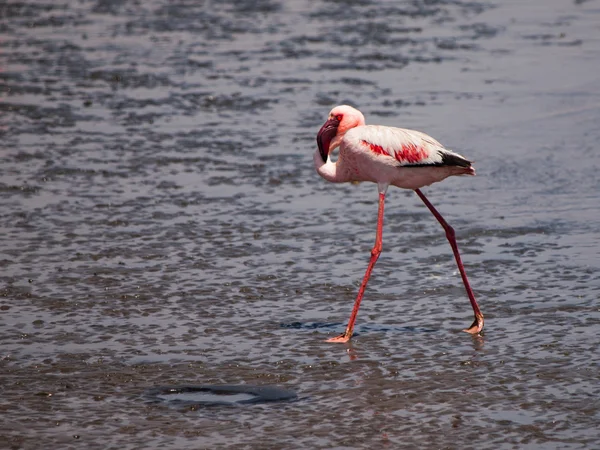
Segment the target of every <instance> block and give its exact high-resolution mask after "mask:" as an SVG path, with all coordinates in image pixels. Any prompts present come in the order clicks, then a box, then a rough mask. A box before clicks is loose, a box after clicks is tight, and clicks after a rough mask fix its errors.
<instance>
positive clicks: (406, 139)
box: [313, 105, 483, 342]
mask: <svg viewBox="0 0 600 450" xmlns="http://www.w3.org/2000/svg"><path fill="white" fill-rule="evenodd" d="M317 146H318V149H317V151H315V153H314V155H313V160H314V163H315V169H316V171H317V173H318V174H319V175H320V176H321V177H323V178H325V179H326V180H327V181H330V182H332V183H344V182H352V181H370V182H373V183H377V188H378V190H379V208H378V213H377V231H376V235H375V245H374V246H373V249H372V250H371V259H370V261H369V265H368V266H367V271H366V273H365V276H364V278H363V280H362V283H361V285H360V288H359V290H358V295H357V296H356V300H355V302H354V307H353V309H352V313H351V314H350V319H349V320H348V326H347V327H346V331H345V332H344V333H343V334H341V335H339V336H336V337H334V338H331V339H327V342H348V341H349V340H350V338H351V337H352V333H353V330H354V323H355V322H356V316H357V314H358V309H359V307H360V303H361V301H362V298H363V294H364V292H365V288H366V287H367V283H368V281H369V278H370V276H371V272H372V271H373V267H374V266H375V263H376V262H377V259H378V258H379V255H380V254H381V249H382V234H383V207H384V203H385V195H386V193H387V189H388V187H389V186H390V185H392V186H396V187H399V188H402V189H412V190H414V191H415V193H416V194H417V195H418V196H419V198H420V199H421V200H422V201H423V203H425V206H427V208H428V209H429V210H430V211H431V213H432V214H433V215H434V217H435V218H436V219H437V221H438V222H439V223H440V224H441V225H442V228H443V229H444V231H445V232H446V238H447V239H448V241H449V243H450V246H451V247H452V252H453V253H454V258H455V259H456V264H457V266H458V270H459V271H460V275H461V278H462V281H463V283H464V285H465V289H466V291H467V295H468V297H469V300H470V302H471V307H472V308H473V313H474V315H475V320H474V321H473V324H472V325H471V326H470V327H469V328H467V329H465V330H463V331H465V332H467V333H470V334H473V335H478V334H479V333H481V330H483V314H482V313H481V311H480V309H479V305H478V304H477V301H476V300H475V295H474V294H473V290H472V289H471V285H470V284H469V280H468V278H467V274H466V272H465V268H464V266H463V263H462V260H461V257H460V253H459V251H458V246H457V244H456V237H455V233H454V229H453V228H452V227H451V226H450V225H448V223H447V222H446V221H445V220H444V218H443V217H442V215H441V214H440V213H439V212H438V211H437V210H436V209H435V208H434V207H433V205H432V204H431V203H430V202H429V200H428V199H427V197H425V195H424V194H423V193H422V192H421V188H422V187H423V186H429V185H430V184H432V183H436V182H438V181H442V180H443V179H445V178H447V177H450V176H454V175H475V169H474V168H473V167H472V166H471V162H470V161H469V160H467V159H466V158H464V157H462V156H461V155H459V154H457V153H455V152H453V151H450V150H448V149H446V148H444V146H443V145H442V144H440V143H439V142H438V141H436V140H435V139H434V138H432V137H431V136H428V135H426V134H425V133H421V132H420V131H415V130H406V129H402V128H394V127H386V126H379V125H365V118H364V116H363V114H362V113H361V112H360V111H359V110H357V109H355V108H353V107H351V106H348V105H341V106H336V107H335V108H333V109H332V110H331V112H330V113H329V117H328V119H327V121H326V122H325V124H324V125H323V126H322V127H321V129H320V130H319V132H318V133H317ZM337 147H339V149H340V150H339V155H338V158H337V161H336V162H333V161H332V160H331V157H330V155H331V152H332V151H333V150H334V149H335V148H337Z"/></svg>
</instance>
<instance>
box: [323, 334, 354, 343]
mask: <svg viewBox="0 0 600 450" xmlns="http://www.w3.org/2000/svg"><path fill="white" fill-rule="evenodd" d="M351 337H352V335H350V336H348V335H346V333H344V334H340V335H339V336H336V337H332V338H330V339H327V340H326V341H325V342H341V343H344V342H348V341H349V340H350V338H351Z"/></svg>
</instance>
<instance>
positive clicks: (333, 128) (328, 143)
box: [317, 105, 365, 162]
mask: <svg viewBox="0 0 600 450" xmlns="http://www.w3.org/2000/svg"><path fill="white" fill-rule="evenodd" d="M364 124H365V117H364V116H363V115H362V113H361V112H360V111H359V110H358V109H356V108H353V107H352V106H348V105H340V106H336V107H335V108H333V109H332V110H331V112H330V113H329V118H328V119H327V121H326V122H325V123H324V124H323V126H322V127H321V129H320V130H319V132H318V133H317V145H318V146H319V153H320V154H321V158H323V162H326V161H327V157H328V156H329V152H330V151H332V150H333V149H335V148H336V147H337V146H338V145H340V142H342V138H343V137H344V134H346V131H348V130H349V129H351V128H354V127H358V126H361V125H364Z"/></svg>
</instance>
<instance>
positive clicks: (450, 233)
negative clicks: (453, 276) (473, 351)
mask: <svg viewBox="0 0 600 450" xmlns="http://www.w3.org/2000/svg"><path fill="white" fill-rule="evenodd" d="M415 192H416V193H417V195H418V196H419V197H420V198H421V200H423V203H425V206H427V208H429V211H431V213H432V214H433V215H434V216H435V218H436V219H437V221H438V222H439V223H440V225H442V227H443V228H444V231H445V232H446V238H447V239H448V242H450V246H451V247H452V252H453V253H454V259H456V265H457V266H458V270H459V271H460V276H461V277H462V280H463V283H464V285H465V289H466V291H467V295H468V296H469V300H470V301H471V306H472V307H473V313H474V314H475V321H474V322H473V324H472V325H471V326H470V327H469V328H467V329H466V330H463V331H465V332H467V333H470V334H479V333H480V332H481V330H483V314H482V313H481V311H480V310H479V305H478V304H477V301H476V300H475V295H473V290H472V289H471V285H470V284H469V279H468V278H467V274H466V272H465V268H464V266H463V263H462V260H461V258H460V253H459V252H458V245H457V244H456V237H455V233H454V228H452V227H451V226H450V225H448V222H446V220H444V218H443V217H442V215H441V214H440V213H439V212H438V211H437V209H435V208H434V207H433V205H432V204H431V203H430V202H429V200H428V199H427V197H425V195H424V194H423V193H422V192H421V191H420V190H419V189H415Z"/></svg>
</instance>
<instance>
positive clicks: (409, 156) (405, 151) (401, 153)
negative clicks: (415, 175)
mask: <svg viewBox="0 0 600 450" xmlns="http://www.w3.org/2000/svg"><path fill="white" fill-rule="evenodd" d="M394 156H395V157H396V159H397V160H398V161H400V162H401V163H409V164H415V163H419V162H421V161H422V160H424V159H425V158H427V152H426V151H425V150H424V149H422V148H421V147H418V146H416V145H415V144H404V145H403V146H402V148H401V149H400V150H397V151H395V152H394Z"/></svg>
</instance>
